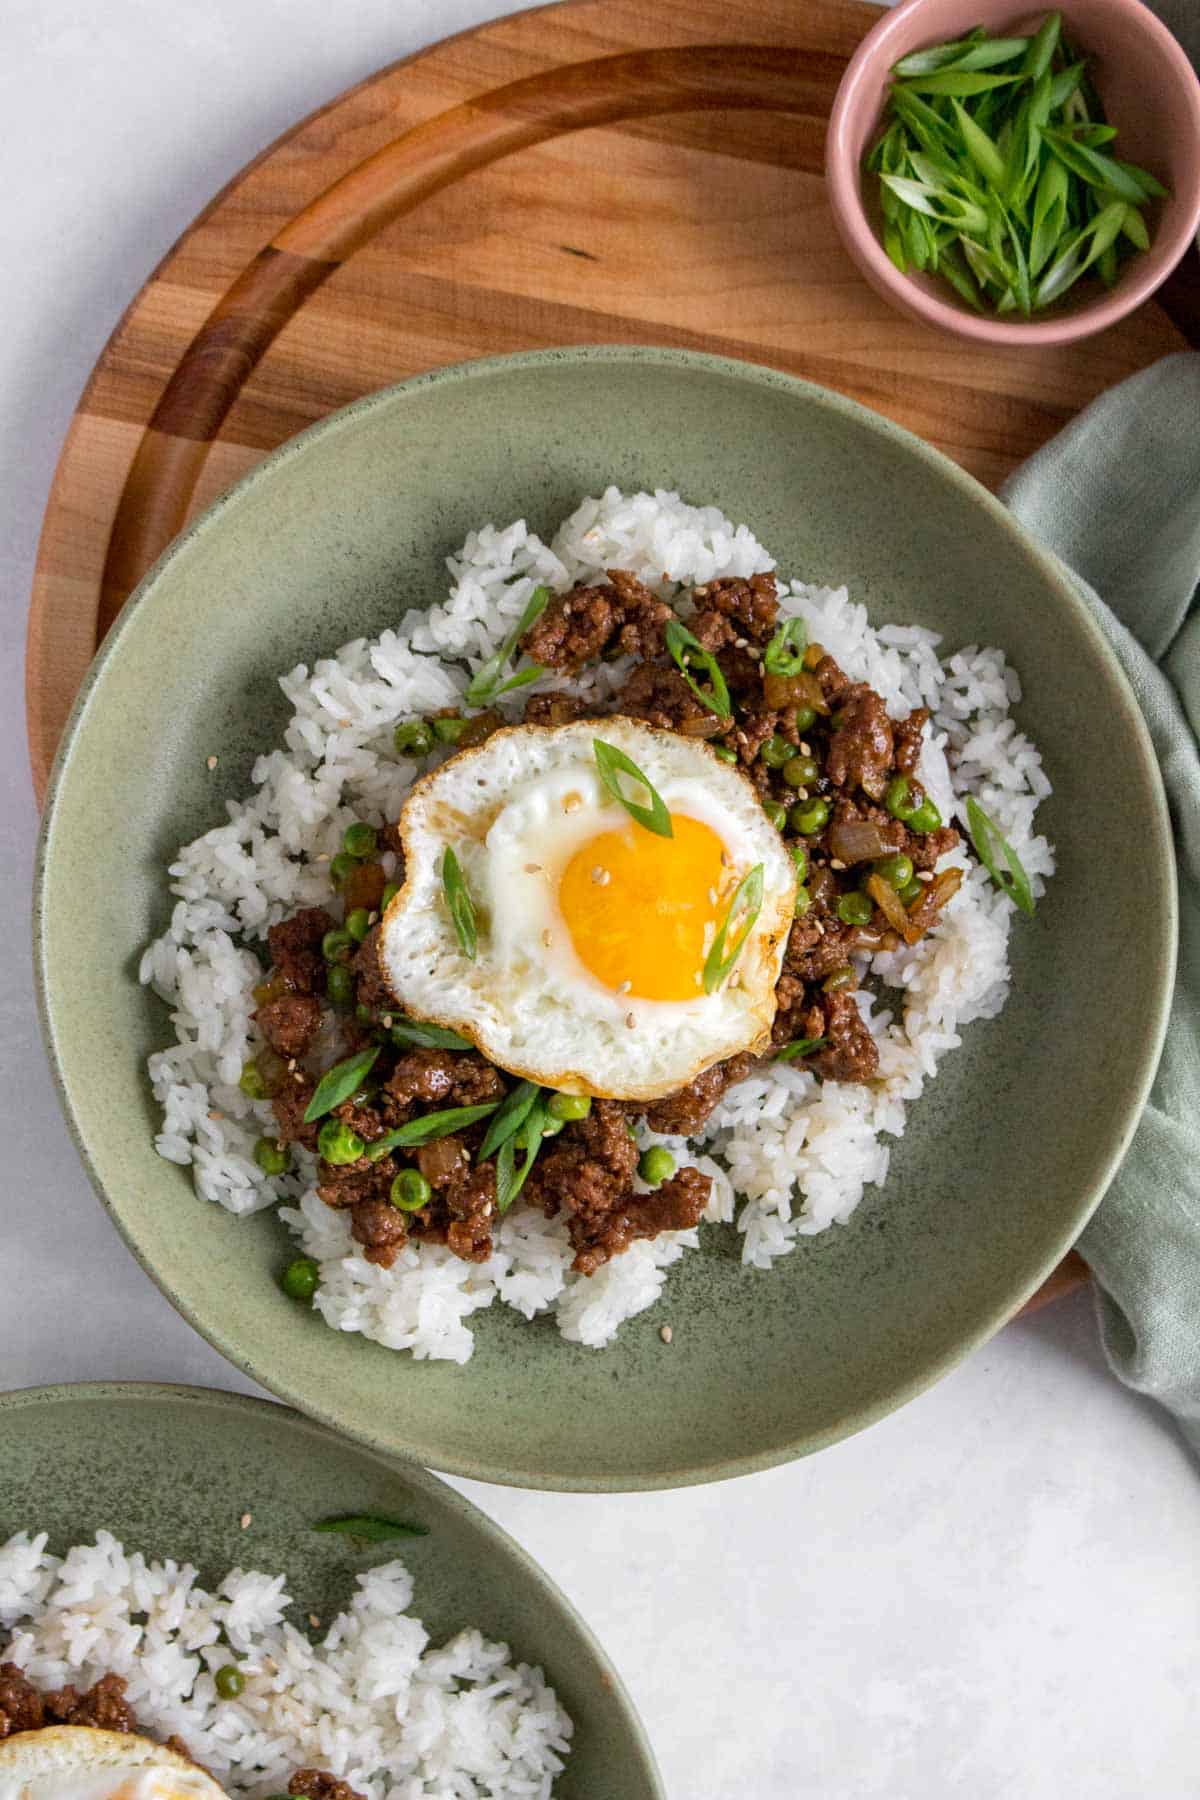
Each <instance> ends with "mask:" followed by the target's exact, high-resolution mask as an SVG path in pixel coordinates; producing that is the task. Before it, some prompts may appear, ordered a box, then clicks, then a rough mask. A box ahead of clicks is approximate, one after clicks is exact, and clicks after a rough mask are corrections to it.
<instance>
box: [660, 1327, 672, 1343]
mask: <svg viewBox="0 0 1200 1800" xmlns="http://www.w3.org/2000/svg"><path fill="white" fill-rule="evenodd" d="M658 1335H659V1337H660V1338H661V1339H662V1341H663V1343H664V1344H669V1343H670V1341H671V1339H672V1338H673V1337H674V1336H675V1333H674V1332H673V1331H672V1330H671V1327H670V1326H669V1325H660V1326H659V1328H658Z"/></svg>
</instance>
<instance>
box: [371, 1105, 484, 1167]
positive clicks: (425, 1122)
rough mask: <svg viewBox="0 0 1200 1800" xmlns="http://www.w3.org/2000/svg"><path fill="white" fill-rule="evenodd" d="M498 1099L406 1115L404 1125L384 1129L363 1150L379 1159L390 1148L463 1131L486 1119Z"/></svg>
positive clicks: (408, 1147) (406, 1147) (411, 1145)
mask: <svg viewBox="0 0 1200 1800" xmlns="http://www.w3.org/2000/svg"><path fill="white" fill-rule="evenodd" d="M499 1104H500V1102H499V1101H498V1100H488V1101H485V1102H484V1103H483V1105H481V1106H448V1107H446V1108H445V1109H444V1111H442V1112H431V1113H426V1114H425V1115H424V1117H423V1118H420V1119H410V1120H409V1121H408V1124H407V1125H398V1126H397V1127H396V1129H395V1131H385V1132H384V1134H383V1136H382V1137H381V1138H376V1139H375V1142H374V1143H373V1144H368V1145H367V1148H366V1150H365V1152H364V1155H365V1156H366V1159H367V1161H368V1162H381V1161H382V1160H383V1158H384V1157H385V1156H388V1155H390V1154H391V1152H392V1151H393V1150H412V1149H414V1148H415V1147H416V1146H417V1145H419V1144H432V1143H433V1142H434V1140H435V1139H437V1138H444V1137H449V1136H450V1134H451V1132H454V1131H465V1130H466V1128H467V1126H468V1125H474V1124H475V1122H476V1120H478V1119H486V1118H487V1116H488V1114H489V1113H494V1112H495V1110H496V1108H497V1107H498V1106H499Z"/></svg>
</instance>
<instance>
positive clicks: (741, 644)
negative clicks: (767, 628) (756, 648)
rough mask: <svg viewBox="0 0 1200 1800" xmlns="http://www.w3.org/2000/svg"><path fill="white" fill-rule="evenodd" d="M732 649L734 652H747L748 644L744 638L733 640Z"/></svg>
mask: <svg viewBox="0 0 1200 1800" xmlns="http://www.w3.org/2000/svg"><path fill="white" fill-rule="evenodd" d="M733 647H734V649H735V650H748V649H749V648H750V644H749V642H748V640H747V639H746V638H734V640H733Z"/></svg>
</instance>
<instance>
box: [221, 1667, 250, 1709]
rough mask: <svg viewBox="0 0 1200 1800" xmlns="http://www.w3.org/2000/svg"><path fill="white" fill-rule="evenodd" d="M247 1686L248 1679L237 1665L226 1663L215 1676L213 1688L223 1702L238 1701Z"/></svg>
mask: <svg viewBox="0 0 1200 1800" xmlns="http://www.w3.org/2000/svg"><path fill="white" fill-rule="evenodd" d="M245 1685H246V1677H245V1676H244V1675H243V1674H242V1671H241V1670H240V1669H239V1668H238V1666H237V1664H236V1663H226V1664H225V1666H224V1668H221V1669H218V1670H217V1672H216V1674H215V1675H214V1676H213V1686H214V1687H215V1688H216V1690H217V1692H218V1694H219V1695H220V1696H221V1698H222V1700H236V1699H237V1697H238V1695H239V1694H240V1693H241V1691H242V1689H243V1688H244V1687H245Z"/></svg>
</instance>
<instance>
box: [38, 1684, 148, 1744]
mask: <svg viewBox="0 0 1200 1800" xmlns="http://www.w3.org/2000/svg"><path fill="white" fill-rule="evenodd" d="M126 1685H127V1684H126V1682H125V1678H124V1677H123V1676H121V1675H102V1676H101V1677H100V1679H99V1681H97V1682H96V1684H95V1686H94V1687H90V1688H88V1689H87V1691H86V1692H85V1693H82V1694H81V1693H79V1692H78V1691H77V1689H75V1688H73V1687H65V1688H59V1689H58V1690H57V1691H56V1692H55V1693H52V1694H47V1695H46V1696H45V1698H44V1700H43V1705H44V1707H45V1714H46V1716H45V1722H46V1724H47V1725H92V1726H95V1728H96V1729H97V1730H98V1731H136V1730H137V1728H138V1722H137V1719H136V1718H135V1717H134V1713H133V1708H132V1707H131V1706H130V1705H129V1702H128V1701H127V1700H126V1698H125V1688H126Z"/></svg>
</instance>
